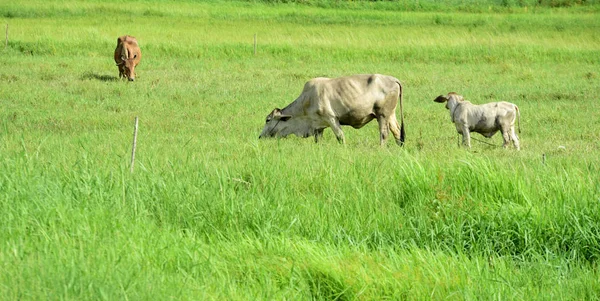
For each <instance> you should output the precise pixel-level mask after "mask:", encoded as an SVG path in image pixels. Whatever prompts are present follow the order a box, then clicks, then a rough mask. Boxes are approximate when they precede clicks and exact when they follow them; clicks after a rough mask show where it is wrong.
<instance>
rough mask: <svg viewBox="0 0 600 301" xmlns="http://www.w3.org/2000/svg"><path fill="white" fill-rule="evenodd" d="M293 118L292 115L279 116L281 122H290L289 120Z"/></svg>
mask: <svg viewBox="0 0 600 301" xmlns="http://www.w3.org/2000/svg"><path fill="white" fill-rule="evenodd" d="M290 118H292V115H281V116H279V120H281V121H288V119H290Z"/></svg>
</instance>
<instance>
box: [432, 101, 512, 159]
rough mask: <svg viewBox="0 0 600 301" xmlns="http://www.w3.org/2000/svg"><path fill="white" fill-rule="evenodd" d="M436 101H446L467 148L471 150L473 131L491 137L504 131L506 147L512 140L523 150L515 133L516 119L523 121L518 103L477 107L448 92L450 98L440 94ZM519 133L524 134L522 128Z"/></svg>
mask: <svg viewBox="0 0 600 301" xmlns="http://www.w3.org/2000/svg"><path fill="white" fill-rule="evenodd" d="M433 101H435V102H439V103H444V102H446V109H448V110H450V118H451V119H452V122H453V123H454V125H455V126H456V130H457V131H458V133H459V134H462V136H463V144H464V145H466V146H467V147H469V148H470V147H471V134H470V132H476V133H480V134H481V135H483V136H485V137H487V138H490V137H492V136H494V134H496V132H498V131H501V132H502V138H503V139H504V144H503V145H502V146H503V147H504V148H506V147H508V145H509V143H510V141H511V140H512V142H513V144H514V146H515V148H516V149H517V150H519V149H520V147H519V137H517V134H516V133H515V119H519V120H520V113H519V108H518V107H517V106H516V105H515V104H512V103H510V102H506V101H501V102H490V103H486V104H482V105H474V104H472V103H471V102H469V101H466V100H464V98H463V97H462V96H460V95H458V94H456V93H454V92H450V93H448V95H447V96H444V95H440V96H438V97H437V98H436V99H434V100H433ZM519 120H518V122H519V123H520V121H519ZM519 132H521V129H520V127H519Z"/></svg>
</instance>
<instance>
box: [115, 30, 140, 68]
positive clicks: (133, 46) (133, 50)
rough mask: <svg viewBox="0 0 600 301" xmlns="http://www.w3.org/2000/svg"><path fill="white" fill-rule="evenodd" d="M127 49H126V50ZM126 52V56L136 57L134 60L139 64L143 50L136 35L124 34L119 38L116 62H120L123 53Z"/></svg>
mask: <svg viewBox="0 0 600 301" xmlns="http://www.w3.org/2000/svg"><path fill="white" fill-rule="evenodd" d="M124 50H125V51H124ZM124 52H125V53H126V54H127V55H126V58H128V59H132V58H135V60H134V62H135V64H136V65H137V64H138V63H139V62H140V60H141V58H142V52H141V50H140V47H139V45H138V42H137V40H136V38H135V37H132V36H129V35H124V36H121V37H119V38H118V39H117V47H116V48H115V54H114V57H115V62H116V63H117V64H118V63H120V62H121V61H122V59H121V57H122V56H123V53H124Z"/></svg>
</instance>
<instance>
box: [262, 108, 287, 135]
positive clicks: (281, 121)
mask: <svg viewBox="0 0 600 301" xmlns="http://www.w3.org/2000/svg"><path fill="white" fill-rule="evenodd" d="M291 118H292V116H290V115H284V114H283V113H282V112H281V110H280V109H278V108H276V109H274V110H273V111H271V113H270V114H269V115H267V119H266V121H265V127H264V128H263V130H262V132H261V133H260V136H258V138H270V137H275V136H282V137H285V136H287V135H289V134H291V131H289V130H288V129H289V127H290V124H288V120H290V119H291Z"/></svg>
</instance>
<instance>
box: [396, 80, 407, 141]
mask: <svg viewBox="0 0 600 301" xmlns="http://www.w3.org/2000/svg"><path fill="white" fill-rule="evenodd" d="M396 83H397V84H398V87H400V97H399V99H400V146H403V145H404V138H405V137H406V133H405V132H404V106H403V102H404V101H403V99H402V98H403V97H402V92H403V91H402V84H401V83H400V81H396Z"/></svg>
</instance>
